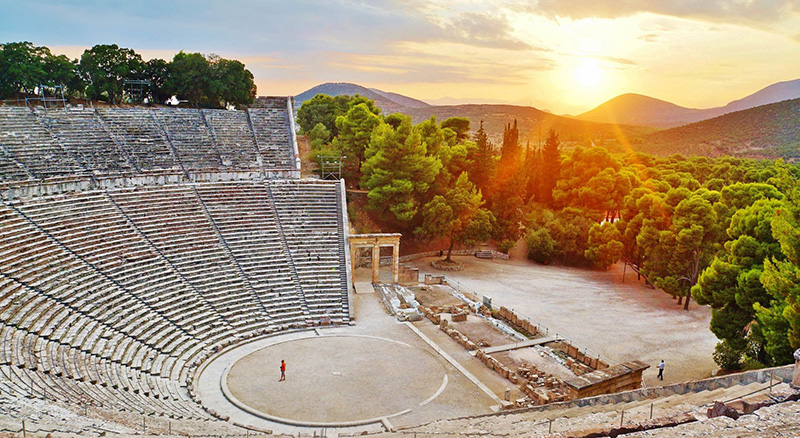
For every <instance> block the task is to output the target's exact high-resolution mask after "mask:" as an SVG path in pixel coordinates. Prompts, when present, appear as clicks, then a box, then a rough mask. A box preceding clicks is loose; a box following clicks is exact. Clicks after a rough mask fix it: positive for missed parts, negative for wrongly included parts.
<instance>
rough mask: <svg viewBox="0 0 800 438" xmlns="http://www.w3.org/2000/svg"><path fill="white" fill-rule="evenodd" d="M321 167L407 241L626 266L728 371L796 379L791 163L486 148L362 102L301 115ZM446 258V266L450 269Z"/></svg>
mask: <svg viewBox="0 0 800 438" xmlns="http://www.w3.org/2000/svg"><path fill="white" fill-rule="evenodd" d="M298 124H299V125H300V127H301V129H302V131H303V133H305V134H306V135H307V136H308V137H309V139H310V140H311V145H312V152H313V153H317V154H325V155H341V156H343V157H344V177H345V179H346V180H347V181H348V184H349V185H351V186H360V187H361V188H362V189H365V190H367V191H368V195H367V202H368V208H369V209H370V210H371V212H372V214H373V215H375V216H376V217H378V218H380V219H381V220H382V222H383V223H388V224H391V225H392V226H393V227H394V228H395V229H397V230H399V231H401V232H403V233H404V235H405V236H407V237H411V236H413V237H416V238H422V239H437V238H443V237H444V238H446V239H447V240H448V241H449V248H450V249H451V250H452V248H453V246H454V245H470V244H474V243H477V242H482V241H486V240H493V241H494V242H495V243H496V244H497V246H498V248H500V249H501V250H504V251H508V250H509V249H511V248H512V247H513V246H514V245H515V244H516V242H517V241H519V240H520V239H522V240H523V241H524V242H525V245H526V247H527V248H526V249H527V254H528V257H529V258H531V259H533V260H535V261H537V262H539V263H561V264H570V265H577V266H587V267H588V266H591V267H594V268H595V269H608V268H609V267H610V266H611V265H613V264H615V263H617V262H618V261H620V260H623V261H624V262H625V263H628V264H629V265H631V266H632V267H634V268H635V269H636V271H637V274H638V275H643V276H644V277H645V278H646V282H647V284H648V285H650V286H651V287H653V288H657V289H660V290H663V291H664V292H665V293H667V294H669V295H670V296H672V297H673V298H674V299H675V300H676V301H677V304H681V305H682V306H683V307H684V308H685V309H688V308H689V303H690V300H691V299H694V300H695V301H696V302H697V303H699V304H701V305H708V306H710V307H711V309H712V319H711V324H710V329H711V331H712V332H713V333H714V334H715V335H716V336H717V337H718V338H719V340H720V342H719V343H718V345H717V347H716V349H715V353H714V359H715V361H716V362H717V363H718V364H719V365H720V366H722V367H724V368H727V369H741V368H743V367H746V368H751V367H759V366H772V365H780V364H786V363H790V362H791V361H792V351H793V349H795V348H800V184H799V183H798V179H800V168H798V166H797V165H795V164H788V163H785V162H783V161H782V160H774V161H772V160H753V159H742V158H734V157H719V158H709V157H684V156H682V155H677V154H676V155H671V156H669V157H656V156H652V155H647V154H643V153H636V152H628V153H611V152H609V151H608V150H606V149H605V148H602V147H599V146H591V147H580V146H579V147H575V148H573V149H571V150H562V147H561V144H560V142H559V136H558V133H556V132H554V131H551V132H549V133H548V135H547V138H546V140H545V142H544V144H542V145H539V144H535V145H531V144H530V143H528V142H523V141H522V140H521V139H520V133H519V129H518V128H517V124H516V122H511V123H509V124H508V125H507V126H506V127H505V129H504V133H503V140H502V143H501V144H499V145H494V144H492V142H491V141H489V139H488V136H487V135H486V132H485V131H484V129H483V126H482V124H481V125H480V126H478V127H477V129H476V130H475V131H474V133H473V132H472V127H471V126H470V122H469V120H467V119H465V118H458V117H455V118H450V119H447V120H444V121H442V122H441V123H438V122H437V120H436V119H435V118H433V117H432V118H431V119H429V120H425V121H423V122H421V123H418V124H416V125H415V124H412V122H411V119H410V117H408V116H405V115H402V114H390V115H383V114H381V111H380V109H379V108H378V107H376V106H375V104H374V102H372V101H370V100H368V99H365V98H363V97H360V96H354V97H350V96H337V97H330V96H325V95H317V96H315V97H314V98H312V99H311V100H309V101H307V102H305V103H304V104H303V105H302V106H301V108H300V109H299V110H298ZM449 254H450V251H448V257H447V259H448V260H449V258H450V257H449Z"/></svg>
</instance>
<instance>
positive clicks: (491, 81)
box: [0, 0, 800, 114]
mask: <svg viewBox="0 0 800 438" xmlns="http://www.w3.org/2000/svg"><path fill="white" fill-rule="evenodd" d="M11 41H31V42H33V43H34V44H36V45H44V46H48V47H50V48H51V50H52V51H53V52H54V53H56V54H66V55H68V56H70V57H71V58H77V57H79V56H80V54H81V53H82V52H83V50H84V49H86V48H88V47H91V46H92V45H95V44H112V43H113V44H118V45H120V46H122V47H129V48H132V49H134V50H135V51H136V52H137V53H140V54H141V55H142V56H143V57H144V58H145V59H150V58H153V57H160V58H165V59H171V58H172V56H174V54H175V53H177V52H178V51H180V50H184V51H187V52H201V53H204V54H212V53H213V54H217V55H219V56H222V57H224V58H233V59H239V60H241V61H242V62H244V63H245V64H246V66H247V68H248V69H249V70H250V71H252V72H253V75H254V76H255V80H256V85H257V86H258V94H259V95H296V94H299V93H301V92H303V91H305V90H306V89H308V88H311V87H313V86H314V85H317V84H320V83H323V82H354V83H358V84H361V85H365V86H368V87H374V88H379V89H382V90H384V91H392V92H397V93H401V94H405V95H408V96H411V97H415V98H418V99H422V100H425V101H427V102H429V103H433V104H456V103H511V104H519V105H531V106H535V107H537V108H540V109H545V110H549V111H552V112H555V113H558V114H566V113H568V114H578V113H581V112H584V111H587V110H589V109H591V108H593V107H595V106H597V105H599V104H601V103H602V102H604V101H606V100H608V99H611V98H613V97H615V96H617V95H620V94H623V93H628V92H632V93H640V94H645V95H648V96H652V97H656V98H659V99H664V100H667V101H670V102H673V103H676V104H678V105H682V106H687V107H695V108H709V107H714V106H721V105H724V104H726V103H728V102H729V101H731V100H735V99H738V98H741V97H743V96H745V95H748V94H751V93H753V92H755V91H758V90H759V89H761V88H763V87H765V86H767V85H770V84H772V83H775V82H779V81H786V80H793V79H797V78H800V0H730V1H722V0H667V1H656V0H643V1H633V0H529V1H507V0H479V1H459V0H427V1H425V0H385V1H383V0H373V1H367V0H297V1H273V0H225V1H223V0H159V1H155V0H134V1H130V0H127V1H116V0H19V1H11V0H0V42H11Z"/></svg>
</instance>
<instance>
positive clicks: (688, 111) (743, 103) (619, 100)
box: [577, 79, 800, 128]
mask: <svg viewBox="0 0 800 438" xmlns="http://www.w3.org/2000/svg"><path fill="white" fill-rule="evenodd" d="M797 98H800V79H795V80H793V81H786V82H778V83H775V84H772V85H770V86H768V87H765V88H763V89H761V90H759V91H757V92H755V93H753V94H751V95H749V96H746V97H743V98H741V99H738V100H734V101H733V102H730V103H728V104H727V105H725V106H721V107H716V108H706V109H696V108H686V107H682V106H679V105H675V104H673V103H670V102H666V101H663V100H660V99H655V98H653V97H649V96H643V95H641V94H623V95H620V96H617V97H615V98H613V99H611V100H609V101H607V102H605V103H603V104H602V105H600V106H598V107H597V108H594V109H593V110H591V111H587V112H585V113H583V114H581V115H579V116H577V118H578V119H581V120H589V121H594V122H605V123H627V124H633V125H644V126H653V127H657V128H673V127H676V126H680V125H684V124H687V123H693V122H699V121H700V120H706V119H710V118H712V117H717V116H721V115H723V114H728V113H732V112H735V111H742V110H746V109H750V108H755V107H757V106H761V105H767V104H770V103H776V102H780V101H784V100H788V99H797Z"/></svg>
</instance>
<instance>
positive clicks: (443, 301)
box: [410, 284, 463, 307]
mask: <svg viewBox="0 0 800 438" xmlns="http://www.w3.org/2000/svg"><path fill="white" fill-rule="evenodd" d="M410 289H411V291H412V292H414V297H415V298H416V299H417V301H418V302H419V303H420V304H422V305H423V306H425V307H431V306H438V307H447V306H457V305H459V304H462V303H463V302H462V301H461V300H459V299H458V298H456V297H454V296H453V294H452V293H450V289H449V288H448V287H447V286H442V285H439V284H432V285H430V289H429V290H422V289H421V288H419V287H412V288H410Z"/></svg>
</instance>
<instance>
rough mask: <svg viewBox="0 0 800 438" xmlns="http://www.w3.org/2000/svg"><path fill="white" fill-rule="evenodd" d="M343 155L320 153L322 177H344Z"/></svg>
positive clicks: (336, 178) (318, 159)
mask: <svg viewBox="0 0 800 438" xmlns="http://www.w3.org/2000/svg"><path fill="white" fill-rule="evenodd" d="M342 158H343V157H342V156H341V155H319V156H317V161H318V162H319V173H320V175H319V176H320V178H322V179H332V180H337V181H338V180H340V179H342Z"/></svg>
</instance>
